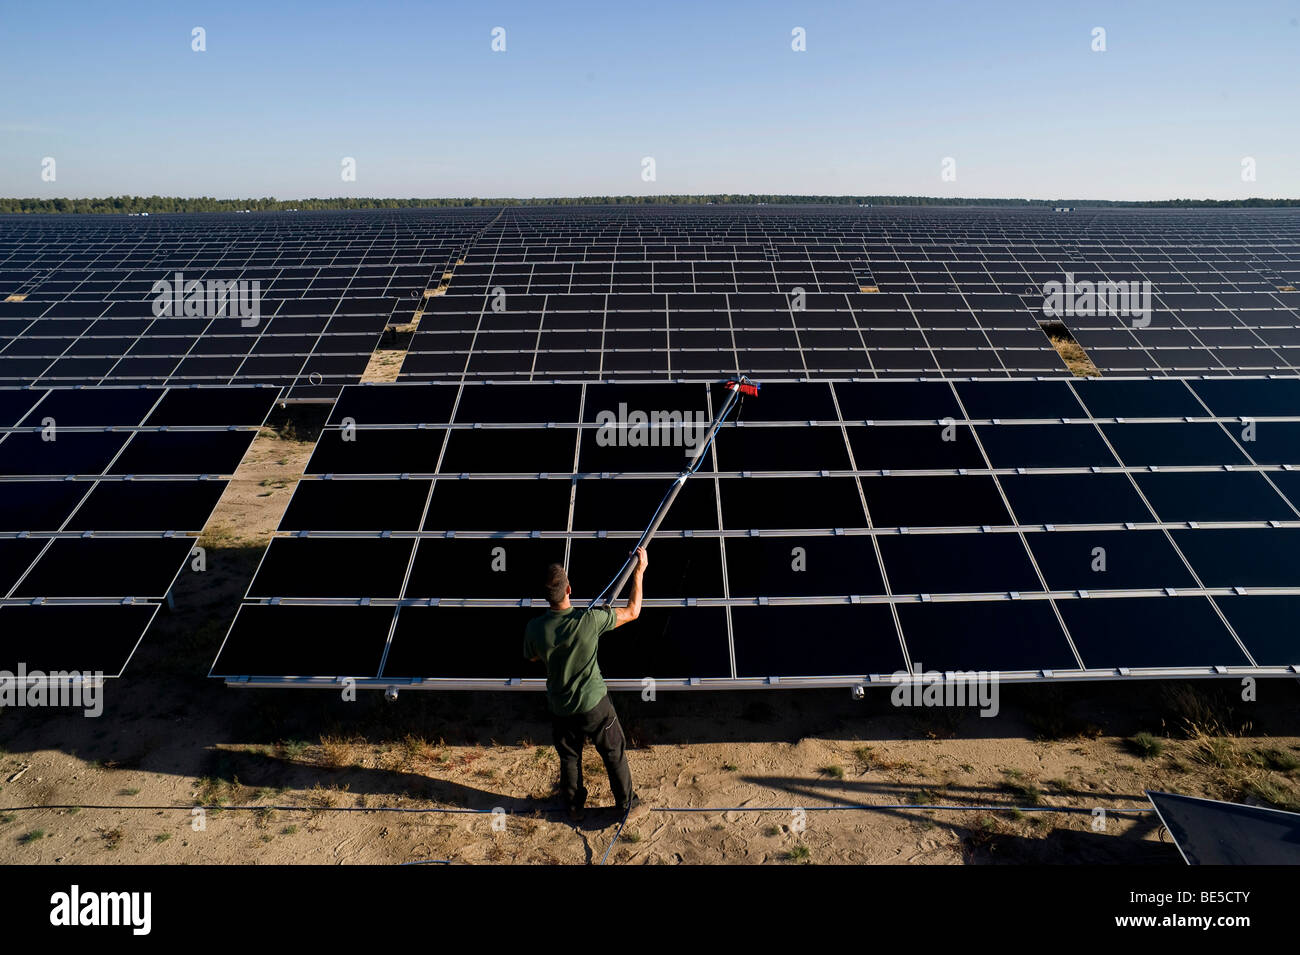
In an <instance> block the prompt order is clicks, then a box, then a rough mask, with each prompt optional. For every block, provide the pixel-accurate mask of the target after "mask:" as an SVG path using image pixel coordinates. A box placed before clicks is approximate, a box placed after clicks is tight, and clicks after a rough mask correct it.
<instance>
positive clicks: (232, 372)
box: [0, 209, 495, 400]
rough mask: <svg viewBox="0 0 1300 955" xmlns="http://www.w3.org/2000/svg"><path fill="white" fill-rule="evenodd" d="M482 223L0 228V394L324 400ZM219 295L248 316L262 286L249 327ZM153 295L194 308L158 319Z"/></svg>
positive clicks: (179, 308) (301, 220)
mask: <svg viewBox="0 0 1300 955" xmlns="http://www.w3.org/2000/svg"><path fill="white" fill-rule="evenodd" d="M492 215H495V213H494V212H488V211H485V210H478V209H467V210H453V211H451V212H449V213H448V214H445V215H431V214H429V213H428V212H427V211H426V212H425V214H423V215H419V214H416V215H405V216H399V215H395V214H393V213H349V214H326V215H321V214H316V213H292V214H290V213H280V214H249V215H247V216H238V217H235V216H230V215H224V216H217V215H198V216H179V217H157V218H156V217H148V218H140V219H129V218H119V217H113V218H105V217H100V216H61V217H33V216H25V217H24V216H3V217H0V386H3V385H39V386H62V385H94V384H232V383H238V384H242V383H259V384H267V385H272V386H275V387H277V388H279V387H283V388H285V389H286V397H287V398H289V399H290V400H296V399H324V400H330V399H333V398H334V397H335V396H336V395H337V394H338V390H339V387H340V386H341V385H343V384H345V383H348V382H355V381H359V380H360V379H361V375H362V373H363V372H364V371H365V368H366V365H367V363H368V362H369V360H370V356H371V354H372V352H373V351H374V350H375V348H376V346H378V344H379V343H380V336H381V335H382V333H383V331H384V329H385V328H386V327H387V326H388V325H389V324H390V323H392V322H394V321H399V322H400V321H409V320H410V318H411V316H412V315H413V314H414V312H415V309H416V307H417V306H418V304H419V302H420V301H421V299H422V296H423V293H424V291H425V290H426V288H428V287H429V286H430V283H432V284H433V285H434V286H436V285H437V284H438V282H439V281H440V280H441V276H442V273H443V272H444V271H445V270H446V268H447V266H448V264H449V262H450V261H453V260H454V258H455V256H456V255H457V254H458V253H459V251H460V250H461V249H462V247H463V245H464V242H465V241H466V240H467V239H468V238H469V237H472V236H473V235H474V234H475V233H476V232H478V231H479V230H480V229H481V228H482V224H483V222H485V221H488V220H490V218H491V216H492ZM480 220H481V221H480ZM217 281H226V282H231V281H234V282H245V283H248V284H247V285H246V286H244V287H243V291H244V300H245V301H246V302H247V304H249V305H250V306H251V304H252V302H253V301H254V296H253V291H254V289H253V286H252V283H254V282H256V283H257V287H256V292H257V296H256V301H257V313H256V314H255V315H254V314H251V313H250V311H245V312H242V313H240V314H239V315H235V316H232V314H231V311H232V310H231V307H230V303H229V302H228V301H227V302H224V303H223V302H220V301H219V300H218V299H217V297H216V294H215V293H213V297H211V298H209V297H208V296H207V294H206V293H207V292H208V291H209V290H210V289H211V288H213V286H214V283H215V282H217ZM159 282H165V283H169V285H170V286H172V287H173V289H174V288H176V287H178V286H179V287H180V289H181V291H184V290H187V289H188V290H189V294H187V295H184V296H183V297H181V296H178V295H175V294H170V298H171V300H172V302H173V303H174V307H170V308H167V309H166V311H163V312H162V314H160V313H159V312H160V310H156V309H155V304H156V303H158V302H159V301H160V295H161V296H162V299H163V300H167V299H168V298H169V293H168V292H166V291H164V290H163V288H164V287H162V286H158V285H157V283H159ZM195 283H198V285H197V286H196V284H195ZM196 287H197V288H199V289H200V290H202V293H204V294H202V295H200V297H201V298H203V301H204V304H203V306H199V305H198V304H197V300H196V299H195V296H194V289H195V288H196Z"/></svg>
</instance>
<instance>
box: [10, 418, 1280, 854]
mask: <svg viewBox="0 0 1300 955" xmlns="http://www.w3.org/2000/svg"><path fill="white" fill-rule="evenodd" d="M313 416H314V417H313ZM322 418H323V412H318V411H312V410H310V409H307V410H301V411H296V412H295V413H294V415H293V416H289V415H286V414H280V415H278V416H277V417H275V418H273V421H272V427H268V428H266V429H263V432H262V433H261V434H260V435H259V437H258V439H257V440H256V441H255V442H254V445H253V447H252V449H251V450H250V453H249V455H248V456H247V458H246V459H245V462H244V464H243V466H241V468H240V471H239V473H238V474H237V475H236V479H235V480H234V481H233V482H232V483H231V486H230V487H229V488H228V490H227V492H226V494H225V496H224V497H223V499H222V502H221V504H220V505H219V507H218V510H217V513H216V514H214V516H213V519H212V521H211V522H210V524H209V527H208V529H207V530H206V531H205V534H204V541H205V543H206V544H207V545H208V547H209V553H208V571H207V572H206V573H204V574H197V573H188V572H187V573H185V574H183V575H182V577H181V580H180V581H179V583H178V586H177V589H176V593H175V610H174V611H171V612H167V613H163V614H160V616H159V618H158V619H157V620H156V621H155V623H154V626H153V627H152V628H151V630H150V632H149V633H148V635H147V636H146V638H145V640H144V642H143V644H142V646H141V648H140V649H139V650H138V651H137V653H136V656H135V658H134V659H133V660H132V663H131V665H130V667H129V668H128V670H127V676H126V677H124V678H123V679H121V680H118V681H115V682H113V683H112V684H111V685H110V687H109V688H108V690H107V691H106V699H105V711H104V714H103V715H102V716H101V717H99V718H98V719H86V718H83V717H82V716H80V715H79V714H77V713H75V712H68V711H52V710H39V711H38V710H26V709H8V710H2V711H0V862H3V863H135V862H149V863H390V864H391V863H403V862H414V861H421V860H430V859H438V860H451V861H453V862H458V863H476V862H500V863H510V862H520V863H537V862H551V863H572V864H584V863H598V862H600V861H601V859H602V857H603V856H604V855H605V852H606V850H607V849H608V848H609V846H610V843H611V840H612V839H613V837H614V833H615V829H616V824H617V819H616V818H615V817H614V816H613V814H612V812H611V811H608V810H607V811H603V812H600V811H589V813H588V816H587V819H586V820H585V821H584V822H582V823H581V824H578V825H573V824H571V823H569V822H567V821H566V820H565V819H564V818H563V816H562V815H560V814H559V813H557V812H555V811H554V804H553V802H552V795H553V790H554V784H555V775H556V768H557V760H556V756H555V753H554V750H553V749H551V748H550V746H549V725H548V723H547V720H546V716H545V705H544V701H543V699H542V698H541V696H540V695H537V694H532V693H519V694H464V693H462V694H456V693H446V694H433V693H405V694H403V695H402V696H401V698H400V699H399V700H398V701H396V702H394V703H388V702H385V701H384V700H383V699H382V698H381V697H380V696H379V694H375V693H366V694H362V696H361V698H360V700H359V701H357V702H353V703H348V702H344V701H343V700H341V699H339V698H338V697H336V696H335V695H334V694H332V693H325V692H323V691H305V690H239V689H234V688H229V687H226V686H224V685H223V684H222V683H220V682H219V681H214V680H208V679H206V678H205V676H204V674H206V672H207V670H208V667H209V666H210V664H211V662H212V660H213V658H214V657H215V656H216V652H217V649H218V648H219V646H220V643H221V640H222V638H223V636H224V634H225V631H226V628H227V627H228V626H229V622H230V620H231V618H232V617H233V615H234V611H235V609H236V607H237V604H238V600H239V598H240V597H241V596H242V594H243V592H244V590H245V589H246V587H247V584H248V581H249V580H250V579H251V576H252V574H253V572H254V570H255V569H256V565H257V561H258V560H259V559H260V556H261V552H262V548H263V546H264V543H265V541H266V539H267V537H268V536H269V535H270V533H271V532H272V530H273V529H274V527H275V525H276V523H277V522H278V520H279V517H280V515H281V514H282V512H283V510H284V507H285V505H286V503H287V502H288V499H289V496H290V494H291V493H292V488H293V484H294V482H295V480H296V478H297V476H298V475H300V474H301V473H302V469H303V466H304V465H305V463H306V461H307V458H308V457H309V455H310V450H311V446H312V445H311V440H310V439H311V436H312V434H313V429H314V428H318V427H319V423H320V420H321V419H322ZM1239 695H1240V691H1239V688H1238V687H1237V685H1236V684H1235V683H1214V684H1210V683H1200V684H1195V685H1193V684H1155V683H1146V684H1138V685H1137V687H1136V688H1135V687H1134V686H1132V685H1127V686H1115V685H1109V686H1082V685H1075V686H1059V687H1008V688H1004V690H1003V694H1002V713H1001V715H999V716H998V717H997V718H994V719H984V718H981V717H979V716H978V715H975V714H974V712H973V711H960V712H955V711H950V710H945V711H936V710H929V711H921V710H897V709H894V708H893V707H891V706H890V705H889V701H888V697H887V696H886V695H885V694H883V693H881V694H879V695H872V696H869V697H868V698H867V699H866V700H863V701H855V700H853V699H851V698H850V696H849V694H848V693H847V692H846V691H842V690H841V691H793V690H772V691H766V692H757V693H748V692H731V693H680V692H679V693H672V692H663V693H660V694H659V697H658V699H657V700H656V701H653V702H649V701H643V700H641V699H640V698H639V697H638V696H636V695H635V694H620V695H616V696H615V705H616V706H617V707H618V709H619V711H620V713H621V714H622V719H623V723H624V726H625V728H626V730H627V733H628V735H629V739H630V741H631V743H632V745H633V749H632V750H631V752H630V761H631V766H632V773H633V776H634V778H635V780H636V782H637V786H638V789H639V791H640V793H641V794H642V796H643V797H644V798H645V800H646V802H647V803H648V804H649V805H651V806H652V807H656V808H658V809H667V808H676V809H699V808H706V807H721V808H728V807H739V808H736V809H730V810H729V811H702V812H672V813H669V812H655V811H652V812H649V813H646V814H645V815H643V816H642V817H641V818H639V819H636V820H634V821H633V822H632V823H631V824H629V825H628V827H627V829H626V831H625V832H624V833H623V834H622V836H621V837H620V838H619V840H618V842H617V844H616V845H615V847H614V849H613V851H612V852H610V854H609V862H610V863H611V864H615V863H618V864H622V863H683V862H685V863H764V862H771V863H783V864H794V863H827V864H834V863H930V864H958V863H987V862H1028V861H1035V862H1104V863H1124V862H1154V863H1169V864H1181V860H1180V857H1179V856H1178V854H1177V852H1176V850H1175V849H1174V847H1173V845H1172V843H1171V842H1170V841H1169V839H1168V836H1167V834H1163V833H1162V832H1161V831H1160V830H1159V829H1158V827H1157V825H1156V823H1155V821H1154V818H1153V817H1152V816H1151V815H1149V814H1147V815H1140V816H1133V817H1122V816H1116V815H1113V814H1111V815H1107V816H1106V817H1105V819H1104V823H1105V824H1104V827H1103V828H1101V829H1100V830H1096V829H1094V825H1096V823H1095V822H1094V817H1093V816H1092V814H1091V810H1092V809H1095V808H1101V809H1107V810H1114V809H1123V808H1147V806H1148V805H1149V804H1147V803H1146V801H1145V799H1144V797H1143V790H1144V789H1151V788H1158V789H1164V790H1170V791H1178V792H1184V793H1190V794H1198V795H1209V796H1214V797H1219V798H1232V799H1238V800H1244V801H1253V802H1259V803H1265V804H1272V805H1279V806H1289V807H1291V808H1300V735H1298V734H1300V719H1297V716H1296V714H1297V712H1298V710H1297V707H1296V704H1297V702H1300V688H1298V687H1297V685H1296V684H1295V682H1294V681H1273V682H1269V683H1262V684H1260V687H1259V702H1252V703H1244V702H1241V701H1240V699H1239ZM1141 732H1147V733H1150V734H1153V735H1152V737H1151V739H1149V740H1148V739H1145V738H1144V740H1143V742H1142V743H1137V742H1134V741H1133V740H1132V739H1131V738H1132V737H1133V736H1134V735H1135V734H1138V733H1141ZM586 764H587V773H588V784H589V788H590V790H591V804H592V805H594V806H598V805H608V804H609V802H610V799H609V790H608V785H607V783H606V780H605V778H604V773H603V770H602V768H601V766H600V764H599V761H598V760H597V759H596V756H595V754H594V752H593V751H591V750H590V749H588V751H587V758H586ZM932 804H961V805H974V806H979V807H983V808H980V809H978V810H976V811H970V812H949V811H938V810H927V809H921V808H913V807H915V806H918V805H932ZM52 805H59V806H67V807H71V808H59V809H53V808H36V809H24V808H22V807H32V806H36V807H48V806H52ZM199 805H203V806H207V807H209V808H207V809H206V810H204V811H203V813H202V815H201V816H200V817H196V816H195V815H194V813H193V809H192V807H195V806H199ZM828 805H862V806H896V807H901V808H890V809H884V810H880V811H872V812H860V811H853V812H848V811H835V812H817V811H814V807H818V806H828ZM1017 806H1019V807H1025V808H1029V809H1033V808H1035V807H1041V806H1048V807H1075V808H1079V809H1084V810H1087V812H1084V813H1080V814H1061V813H1038V812H1020V811H1017V810H1016V809H1014V808H1013V807H1017ZM99 807H107V808H99ZM216 807H224V808H216ZM236 807H252V808H249V809H242V808H236ZM381 807H388V808H395V809H434V808H444V809H445V808H459V809H466V808H469V809H480V810H492V809H493V808H497V807H499V808H502V809H505V810H507V813H508V814H507V815H504V816H495V817H494V816H493V815H492V814H491V813H490V812H486V813H477V814H466V813H424V812H419V813H416V812H402V813H398V812H387V811H381ZM772 807H777V808H772ZM790 807H806V811H805V812H804V813H802V814H798V813H795V812H792V811H791V808H790ZM196 819H201V821H202V824H203V825H202V828H201V829H197V828H195V826H196ZM494 823H496V825H494Z"/></svg>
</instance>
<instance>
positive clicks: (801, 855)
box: [785, 842, 812, 865]
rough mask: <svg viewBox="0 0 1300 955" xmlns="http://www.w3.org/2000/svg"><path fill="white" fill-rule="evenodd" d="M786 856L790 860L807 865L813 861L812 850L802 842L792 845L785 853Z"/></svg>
mask: <svg viewBox="0 0 1300 955" xmlns="http://www.w3.org/2000/svg"><path fill="white" fill-rule="evenodd" d="M785 857H786V860H787V861H789V862H798V863H801V864H803V865H807V864H808V863H809V862H811V861H812V850H811V849H809V848H808V847H807V846H806V845H804V844H803V843H802V842H801V843H799V845H797V846H791V848H790V851H789V852H787V853H786V854H785Z"/></svg>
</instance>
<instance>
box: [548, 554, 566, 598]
mask: <svg viewBox="0 0 1300 955" xmlns="http://www.w3.org/2000/svg"><path fill="white" fill-rule="evenodd" d="M568 596H569V575H568V574H566V573H565V572H564V565H563V564H551V566H549V567H547V568H546V599H547V600H549V601H550V603H551V606H552V607H558V606H559V605H560V604H562V603H564V601H565V598H567V597H568Z"/></svg>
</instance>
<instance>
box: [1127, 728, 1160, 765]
mask: <svg viewBox="0 0 1300 955" xmlns="http://www.w3.org/2000/svg"><path fill="white" fill-rule="evenodd" d="M1125 742H1127V743H1128V748H1129V749H1131V750H1132V751H1133V753H1134V754H1136V755H1137V756H1140V757H1142V758H1143V759H1152V758H1154V757H1156V756H1159V755H1161V754H1162V753H1163V752H1164V751H1165V744H1164V740H1161V739H1158V738H1157V737H1155V736H1152V735H1151V734H1150V733H1147V732H1142V733H1136V734H1134V735H1133V736H1130V737H1129V738H1128V739H1127V740H1126V741H1125Z"/></svg>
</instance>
